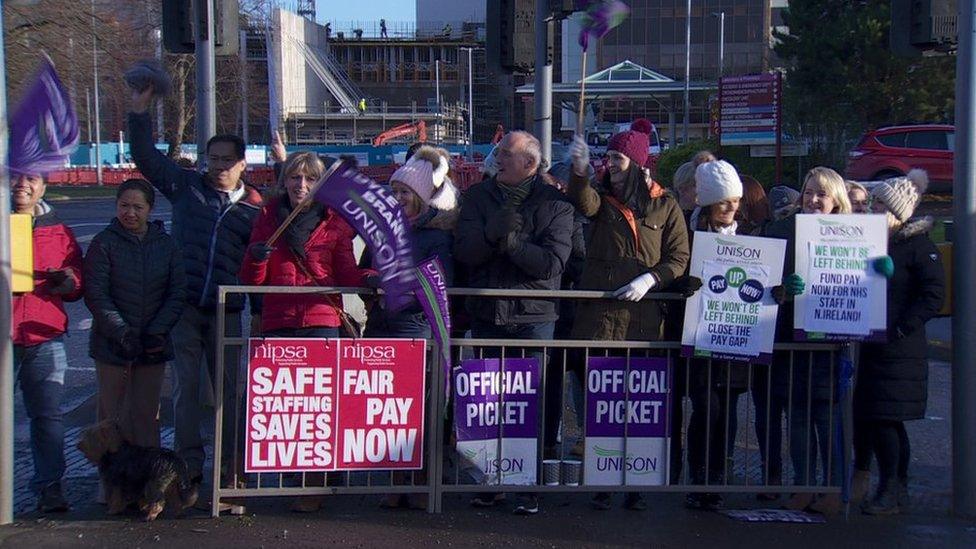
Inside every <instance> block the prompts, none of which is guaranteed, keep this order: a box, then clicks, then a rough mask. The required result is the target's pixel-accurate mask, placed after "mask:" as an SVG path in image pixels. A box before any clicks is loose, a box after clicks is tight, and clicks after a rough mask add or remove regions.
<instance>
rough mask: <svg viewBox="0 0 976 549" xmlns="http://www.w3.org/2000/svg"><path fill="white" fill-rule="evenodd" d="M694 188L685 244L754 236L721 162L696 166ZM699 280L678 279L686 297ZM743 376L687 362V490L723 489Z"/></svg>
mask: <svg viewBox="0 0 976 549" xmlns="http://www.w3.org/2000/svg"><path fill="white" fill-rule="evenodd" d="M695 188H696V196H697V203H698V207H697V208H695V210H694V212H692V214H691V221H690V225H689V240H694V232H693V231H701V232H712V233H720V234H725V235H735V234H750V233H751V232H753V229H752V228H749V227H744V226H741V225H740V224H739V219H740V217H741V216H740V215H739V205H740V203H741V200H742V195H743V186H742V180H741V179H740V177H739V174H738V173H737V172H736V170H735V168H734V167H733V166H732V165H731V164H729V163H728V162H726V161H724V160H713V161H711V162H705V163H703V164H699V165H698V167H697V168H696V169H695ZM699 274H700V273H689V275H687V276H686V277H684V278H683V280H682V281H681V282H682V283H684V284H682V285H685V284H686V287H685V288H684V289H685V290H686V291H685V293H691V292H692V291H695V290H697V289H698V288H700V287H701V284H702V282H701V279H700V278H699V277H698V275H699ZM674 312H675V314H677V313H679V312H683V311H674ZM681 316H682V317H683V316H684V315H683V314H682V315H681ZM748 374H749V370H748V366H746V365H743V364H733V363H732V362H729V361H709V360H706V359H692V361H691V373H690V376H689V381H690V386H689V393H690V395H689V396H690V397H691V403H692V411H691V421H690V423H689V426H688V467H689V469H690V473H691V482H692V484H696V485H702V484H705V483H706V482H707V483H708V484H715V485H721V484H724V483H725V479H726V477H727V475H728V461H727V459H728V457H730V455H731V454H730V453H729V451H728V450H729V448H730V447H731V446H732V444H731V443H732V442H734V440H735V432H736V421H735V414H736V408H737V407H736V403H737V402H738V400H739V396H740V395H741V394H742V393H744V392H745V391H746V389H747V388H748ZM706 449H707V450H706ZM685 504H686V505H687V506H688V507H691V508H694V509H709V510H714V509H718V508H720V507H721V506H722V504H723V500H722V496H721V495H720V494H717V493H701V492H693V493H689V494H688V495H687V497H686V498H685Z"/></svg>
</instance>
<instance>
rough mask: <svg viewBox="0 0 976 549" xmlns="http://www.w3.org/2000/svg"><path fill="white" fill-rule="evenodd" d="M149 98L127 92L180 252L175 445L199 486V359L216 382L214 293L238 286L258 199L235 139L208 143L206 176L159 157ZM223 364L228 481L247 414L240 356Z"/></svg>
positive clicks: (135, 143)
mask: <svg viewBox="0 0 976 549" xmlns="http://www.w3.org/2000/svg"><path fill="white" fill-rule="evenodd" d="M152 94H153V89H152V87H151V86H150V87H149V88H147V89H145V90H143V91H142V92H135V91H133V92H132V112H131V113H129V140H130V142H131V147H132V158H133V160H134V161H135V164H136V167H137V168H139V171H140V172H142V174H143V175H144V176H145V177H146V179H148V180H149V182H150V183H152V185H153V186H154V187H156V189H158V190H159V192H161V193H163V195H164V196H165V197H166V198H167V199H169V201H170V203H171V204H172V206H173V227H172V232H173V237H174V238H175V239H176V243H177V245H178V246H179V247H180V250H181V251H182V253H183V262H184V266H185V269H186V284H187V288H186V295H187V304H186V307H185V308H184V309H183V314H182V316H181V317H180V320H179V322H178V323H177V324H176V327H175V328H174V329H173V332H172V337H173V342H174V343H175V344H176V345H175V347H176V360H175V361H174V367H175V371H176V387H175V391H174V393H175V394H174V397H173V400H174V416H175V418H174V421H175V427H176V433H175V439H176V440H175V442H176V444H175V445H176V451H177V453H179V455H180V456H181V457H182V458H183V459H185V460H186V463H187V466H188V468H189V471H190V476H191V478H193V479H194V481H195V482H198V483H199V482H201V481H202V480H203V464H204V461H205V459H206V454H205V450H204V447H203V437H202V436H201V434H200V422H201V420H202V418H201V410H200V408H201V406H200V379H201V374H202V371H201V369H200V364H201V359H203V358H205V359H206V364H207V367H208V369H209V372H210V375H211V379H213V380H215V382H216V377H215V375H214V374H215V361H216V337H217V333H216V328H217V315H216V299H217V287H218V286H220V285H233V284H238V283H239V282H238V279H237V273H238V271H239V270H240V267H241V261H242V260H243V258H244V253H245V251H246V249H247V244H248V241H249V239H250V236H251V226H252V225H253V223H254V220H255V219H256V218H257V215H258V212H259V211H260V206H261V195H260V194H259V193H258V191H257V189H255V188H254V187H252V186H250V185H246V184H245V183H244V181H243V180H242V179H241V177H242V175H243V174H244V168H245V167H246V162H245V160H244V141H243V140H241V138H240V137H237V136H235V135H217V136H214V137H212V138H211V139H210V141H208V142H207V149H206V151H205V154H206V164H207V171H206V172H204V173H199V172H197V171H194V170H190V169H185V168H181V167H179V166H178V165H177V164H176V163H175V162H173V161H172V160H171V159H169V158H167V157H166V156H164V155H163V154H162V153H160V152H159V151H158V150H157V149H156V147H155V145H154V143H153V137H152V128H151V123H150V116H149V113H148V108H149V104H150V103H151V102H152ZM243 306H244V296H243V295H231V296H228V299H227V316H226V332H225V335H227V336H229V337H240V335H241V317H240V312H241V310H242V309H243ZM224 357H225V361H224V375H223V384H224V385H223V386H224V398H223V405H224V415H223V417H224V421H223V430H222V432H223V444H222V445H221V448H222V455H223V458H222V460H221V461H222V463H224V464H231V465H233V466H234V467H233V468H230V467H228V468H227V469H226V473H227V474H233V473H234V472H236V471H239V470H240V468H239V467H237V465H236V464H237V459H236V458H238V457H242V456H237V455H236V454H235V452H234V451H233V450H234V445H233V441H234V439H235V436H234V425H235V420H234V418H236V417H242V416H243V414H244V410H243V408H240V407H239V406H238V405H237V403H238V402H239V399H236V398H235V394H236V389H237V377H238V376H237V374H238V369H239V366H240V362H239V357H238V353H237V351H236V350H235V349H234V348H233V347H229V348H227V349H226V352H225V354H224ZM238 436H239V437H243V436H244V433H243V432H241V433H238ZM238 446H240V444H239V445H238Z"/></svg>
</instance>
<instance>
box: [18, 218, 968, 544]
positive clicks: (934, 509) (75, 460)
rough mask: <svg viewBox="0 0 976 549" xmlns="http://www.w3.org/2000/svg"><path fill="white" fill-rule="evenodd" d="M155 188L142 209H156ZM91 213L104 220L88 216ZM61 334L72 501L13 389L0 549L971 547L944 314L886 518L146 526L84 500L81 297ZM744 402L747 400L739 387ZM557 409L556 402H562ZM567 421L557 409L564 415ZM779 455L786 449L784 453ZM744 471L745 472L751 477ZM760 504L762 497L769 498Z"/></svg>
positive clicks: (662, 507) (195, 516)
mask: <svg viewBox="0 0 976 549" xmlns="http://www.w3.org/2000/svg"><path fill="white" fill-rule="evenodd" d="M56 207H57V210H58V213H59V214H60V216H61V217H62V219H63V220H64V221H65V222H66V223H68V224H69V225H70V226H72V228H73V229H74V230H75V233H76V235H77V236H78V240H79V242H80V243H81V245H82V246H83V247H86V248H87V245H88V243H90V242H91V239H92V237H94V235H95V234H97V232H98V231H99V230H101V228H103V227H104V226H105V224H106V223H107V221H108V220H109V219H110V218H111V217H112V216H113V215H114V203H113V201H111V200H85V201H68V202H62V203H59V204H58V205H57V206H56ZM168 216H169V205H168V204H167V203H165V199H162V200H161V204H159V205H158V206H157V211H156V212H155V215H154V217H157V218H161V219H164V218H167V217H168ZM99 219H104V220H105V221H104V222H99V221H96V220H99ZM68 311H69V318H70V326H71V329H70V333H69V336H68V337H67V338H66V342H67V346H68V360H69V369H68V374H67V377H66V397H65V411H66V427H67V435H66V438H67V440H66V459H67V462H68V471H67V474H66V482H65V483H66V496H67V497H68V499H69V501H70V503H71V505H72V510H71V511H70V512H68V513H65V514H62V515H50V516H42V515H40V514H38V513H36V512H35V511H33V505H34V500H33V495H32V494H31V493H30V491H29V489H28V485H27V482H28V480H29V478H30V475H31V473H32V464H31V457H30V450H29V429H28V425H27V418H26V415H25V412H24V409H23V405H22V402H21V399H20V393H19V392H18V393H17V399H16V412H15V413H16V427H15V467H16V471H15V478H16V479H17V480H16V481H15V513H16V517H17V521H16V522H15V524H13V525H11V526H5V527H0V549H2V548H5V547H28V546H29V547H38V548H42V547H62V546H72V547H107V546H127V547H140V546H145V545H154V546H159V547H176V546H187V545H188V544H192V545H193V546H194V547H201V548H202V547H225V546H228V545H231V544H233V545H239V546H242V547H265V546H267V547H272V546H299V547H301V546H311V545H315V546H321V545H327V544H343V545H352V546H357V547H387V546H389V547H394V546H395V547H403V546H404V545H405V544H409V545H413V544H424V545H449V546H462V547H463V546H499V545H500V546H504V545H519V546H532V547H537V546H545V547H564V546H574V547H578V546H587V547H589V546H593V547H601V546H649V545H650V546H655V547H658V546H661V547H684V546H692V545H693V546H701V545H714V546H720V547H734V546H740V545H746V544H748V545H750V546H755V544H756V543H760V544H774V543H775V544H782V543H784V542H788V543H790V544H793V545H800V546H810V547H823V546H825V545H826V544H831V545H835V546H840V547H846V546H853V545H858V546H873V545H877V546H885V547H902V546H904V547H911V546H920V545H925V546H932V547H966V546H969V547H976V522H974V521H964V520H959V519H954V518H951V517H950V514H949V510H950V500H951V471H950V466H949V464H950V462H951V459H950V457H951V456H950V430H951V424H950V416H951V414H950V410H949V402H950V397H949V395H950V373H951V372H950V365H949V363H948V362H947V359H948V356H947V355H948V353H947V352H946V350H947V349H949V348H951V338H950V336H949V331H950V319H948V318H943V319H934V320H932V321H931V322H930V323H929V325H928V330H929V339H930V354H931V356H932V360H931V361H930V366H929V367H930V370H929V371H930V377H929V408H928V413H927V415H926V418H925V419H923V420H920V421H914V422H910V423H909V424H908V429H909V435H910V437H911V441H912V463H911V475H912V476H911V478H912V480H911V485H910V489H911V493H912V507H911V510H910V512H908V513H907V514H905V515H902V516H899V517H891V518H875V517H867V516H864V515H861V514H860V513H859V512H857V511H856V510H852V512H851V513H850V515H849V517H847V518H845V517H843V516H841V517H832V518H830V519H829V520H828V521H827V523H826V524H748V523H741V522H736V521H733V520H731V519H729V518H727V517H725V516H723V515H721V514H717V513H707V512H696V511H689V510H687V509H685V508H684V506H683V497H682V496H680V495H676V494H671V493H655V494H650V495H649V496H648V502H649V506H650V509H649V510H648V511H645V512H634V511H626V510H623V509H620V508H615V509H613V510H611V511H607V512H597V511H592V510H590V508H589V505H588V496H587V495H585V494H558V495H549V496H546V497H544V498H543V510H542V512H541V513H540V514H539V515H538V516H535V517H516V516H513V515H511V514H510V512H509V511H510V506H507V507H505V508H502V509H488V510H484V509H474V508H471V507H469V506H468V505H467V496H465V495H454V494H452V495H447V496H445V502H444V513H442V514H440V515H429V514H427V513H423V512H416V511H413V512H411V511H392V512H391V511H384V510H380V509H378V508H377V505H376V503H377V499H376V497H375V496H330V497H329V498H327V502H326V505H325V509H323V510H322V511H320V512H318V513H315V514H311V515H305V514H294V513H289V512H288V505H287V502H284V501H281V500H276V499H271V498H266V499H257V500H249V504H248V507H247V512H246V514H245V515H243V516H233V517H232V516H225V517H221V518H219V519H211V518H209V516H208V515H207V513H204V512H202V511H192V512H190V513H189V514H188V516H186V517H185V518H180V519H173V518H168V517H167V518H163V519H160V520H158V521H156V522H154V523H151V524H145V523H142V522H140V521H139V520H138V518H137V517H134V516H131V517H123V518H108V517H106V516H105V513H104V507H103V506H101V505H99V504H96V503H94V501H95V493H96V490H97V475H96V472H95V469H94V468H93V467H92V466H91V465H90V464H89V463H87V462H86V461H85V460H84V459H83V458H82V457H81V455H80V453H79V452H78V451H77V449H76V448H75V447H74V444H75V442H76V440H77V437H78V435H79V433H80V430H81V429H82V428H83V427H84V426H86V425H88V424H90V423H91V422H92V421H93V420H94V417H95V411H94V400H93V398H92V397H93V395H94V392H95V379H94V365H93V363H92V361H91V359H90V358H89V357H88V354H87V346H88V337H87V335H88V334H87V331H88V330H90V328H91V320H90V319H91V317H90V315H89V314H88V312H87V310H86V309H85V307H84V305H83V304H82V303H81V302H78V303H73V304H69V308H68ZM171 386H172V384H171V383H170V381H169V379H167V382H166V383H165V385H164V390H163V405H162V414H163V415H162V418H161V419H162V425H163V432H162V437H163V443H164V445H167V446H169V445H171V440H172V418H171V409H172V406H171V401H170V396H171ZM740 406H742V407H743V408H745V407H748V406H751V404H750V403H748V400H747V399H742V403H741V404H740ZM568 412H569V411H568ZM568 421H569V420H567V422H568ZM751 431H752V430H751V429H746V428H744V427H743V428H742V429H740V437H739V440H738V441H737V448H736V452H737V453H736V462H737V463H743V462H745V463H750V462H751V463H752V464H753V465H752V466H751V467H748V466H747V467H745V468H739V469H737V470H736V474H737V476H738V477H739V479H740V481H741V479H742V478H743V477H751V478H753V479H755V478H757V474H758V471H757V470H758V459H757V457H758V456H757V446H756V444H755V435H754V433H751ZM787 461H788V460H787ZM753 482H754V480H753ZM769 505H770V504H766V506H769ZM757 507H759V502H757V501H756V500H755V499H753V498H751V497H749V496H747V495H733V496H730V497H729V498H727V505H726V508H757Z"/></svg>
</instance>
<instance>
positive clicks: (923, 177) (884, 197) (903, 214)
mask: <svg viewBox="0 0 976 549" xmlns="http://www.w3.org/2000/svg"><path fill="white" fill-rule="evenodd" d="M928 186H929V174H927V173H925V170H920V169H918V168H916V169H914V170H912V171H910V172H908V175H906V176H904V177H893V178H891V179H887V180H885V182H884V183H881V184H880V185H876V186H875V187H874V188H873V189H871V197H872V198H873V199H875V200H880V201H881V203H883V204H884V205H885V207H886V208H888V211H889V212H891V214H892V215H894V216H895V217H896V218H897V219H898V220H899V221H901V222H905V221H908V219H909V218H910V217H912V214H913V213H915V207H916V206H918V201H919V200H920V199H921V198H922V195H923V194H925V189H927V188H928Z"/></svg>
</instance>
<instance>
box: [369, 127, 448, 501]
mask: <svg viewBox="0 0 976 549" xmlns="http://www.w3.org/2000/svg"><path fill="white" fill-rule="evenodd" d="M448 158H449V156H448V154H447V151H445V150H443V149H438V148H435V147H431V146H423V147H420V148H419V149H417V150H416V152H415V153H414V154H413V156H411V157H410V160H408V161H407V162H406V164H404V165H403V166H401V167H400V168H398V169H397V170H396V171H395V172H393V175H392V176H391V177H390V185H391V186H392V187H393V196H394V197H396V199H397V202H399V203H400V206H402V207H403V211H404V213H405V214H406V215H407V219H408V220H409V221H410V238H411V244H412V245H413V258H414V261H416V262H417V263H420V262H422V261H425V260H427V259H431V258H437V259H439V260H440V262H441V265H442V266H443V267H444V275H445V278H446V283H447V285H448V286H450V285H451V283H452V281H453V279H454V260H453V258H452V252H451V250H452V248H453V246H454V236H453V235H454V226H455V225H456V223H457V217H458V215H457V214H458V210H457V196H458V191H457V188H455V187H454V184H453V183H452V182H451V179H450V178H449V177H448V171H449V164H448ZM363 335H365V336H366V337H399V338H418V339H430V337H431V331H430V325H429V323H428V322H427V320H426V318H425V316H424V312H423V309H421V307H420V304H419V303H414V304H413V305H410V306H408V307H407V308H405V309H403V310H401V311H399V312H397V313H390V312H387V310H386V309H385V308H384V307H383V306H382V303H377V304H375V305H373V307H372V308H371V309H370V311H369V314H368V316H367V319H366V330H365V333H364V334H363ZM408 479H409V477H408V476H407V475H406V474H404V473H394V475H393V481H394V483H396V484H405V483H407V482H406V481H407V480H408ZM413 481H414V482H416V483H418V484H423V483H426V471H422V472H418V473H416V474H415V475H414V476H413ZM380 505H381V506H382V507H385V508H396V507H409V508H411V509H426V508H427V498H426V496H424V497H418V496H417V494H409V495H408V494H389V495H387V496H385V497H384V498H383V500H382V501H381V502H380Z"/></svg>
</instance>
